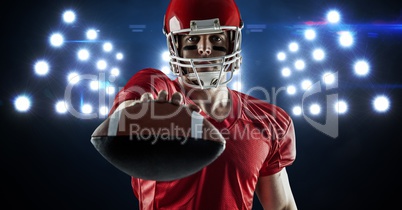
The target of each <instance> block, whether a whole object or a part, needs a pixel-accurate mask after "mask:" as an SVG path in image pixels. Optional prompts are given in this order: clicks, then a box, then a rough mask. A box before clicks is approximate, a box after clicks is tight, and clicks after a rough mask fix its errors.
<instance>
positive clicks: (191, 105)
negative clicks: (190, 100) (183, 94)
mask: <svg viewBox="0 0 402 210" xmlns="http://www.w3.org/2000/svg"><path fill="white" fill-rule="evenodd" d="M188 107H189V108H190V109H191V110H193V111H195V112H201V108H200V107H199V106H197V105H195V104H189V105H188Z"/></svg>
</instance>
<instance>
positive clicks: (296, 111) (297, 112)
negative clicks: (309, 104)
mask: <svg viewBox="0 0 402 210" xmlns="http://www.w3.org/2000/svg"><path fill="white" fill-rule="evenodd" d="M292 112H293V114H294V115H296V116H300V115H301V114H302V108H301V107H300V106H295V107H293V109H292Z"/></svg>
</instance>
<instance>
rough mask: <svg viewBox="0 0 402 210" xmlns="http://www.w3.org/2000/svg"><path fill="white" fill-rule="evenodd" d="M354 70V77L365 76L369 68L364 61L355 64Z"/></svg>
mask: <svg viewBox="0 0 402 210" xmlns="http://www.w3.org/2000/svg"><path fill="white" fill-rule="evenodd" d="M354 70H355V74H356V75H358V76H366V75H367V74H368V72H369V70H370V66H369V64H368V63H367V62H366V61H364V60H360V61H357V62H356V63H355V66H354Z"/></svg>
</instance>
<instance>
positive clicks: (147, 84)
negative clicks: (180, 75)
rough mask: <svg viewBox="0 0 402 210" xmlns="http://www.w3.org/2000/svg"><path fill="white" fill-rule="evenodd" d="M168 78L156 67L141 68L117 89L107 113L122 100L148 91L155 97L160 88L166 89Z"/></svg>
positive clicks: (112, 110)
mask: <svg viewBox="0 0 402 210" xmlns="http://www.w3.org/2000/svg"><path fill="white" fill-rule="evenodd" d="M169 82H170V79H169V78H168V77H167V76H166V75H165V74H164V73H162V72H161V71H159V70H157V69H151V68H148V69H142V70H140V71H138V72H137V73H136V74H134V75H133V76H132V77H131V78H130V80H129V81H128V82H127V83H126V85H125V86H124V87H123V88H122V89H121V90H119V92H118V93H117V95H116V96H115V98H114V101H113V106H112V108H111V109H110V112H109V115H110V114H112V113H113V112H114V110H115V109H116V108H117V107H118V106H119V104H121V103H122V102H124V101H127V100H138V99H140V98H141V95H142V94H144V93H146V92H149V93H152V94H153V96H154V98H156V97H157V95H158V92H159V91H160V90H168V89H169V88H168V86H169V85H168V83H169Z"/></svg>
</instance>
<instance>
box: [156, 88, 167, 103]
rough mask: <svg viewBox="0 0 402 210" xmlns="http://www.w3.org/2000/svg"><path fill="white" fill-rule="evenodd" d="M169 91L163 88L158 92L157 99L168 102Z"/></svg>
mask: <svg viewBox="0 0 402 210" xmlns="http://www.w3.org/2000/svg"><path fill="white" fill-rule="evenodd" d="M167 95H168V93H167V91H166V90H161V91H160V92H159V93H158V98H157V99H156V101H157V102H166V101H167Z"/></svg>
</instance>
